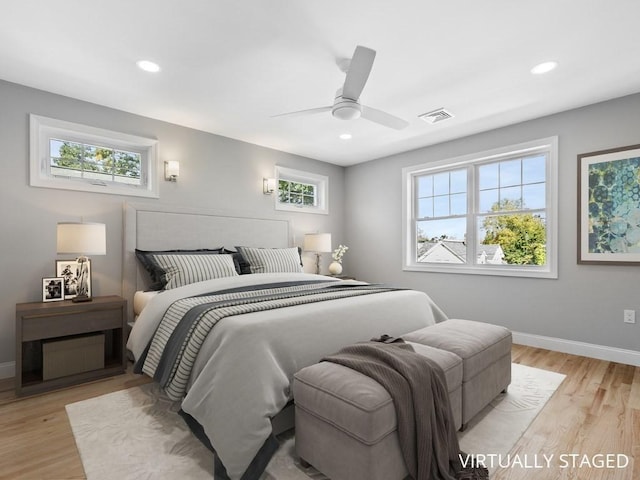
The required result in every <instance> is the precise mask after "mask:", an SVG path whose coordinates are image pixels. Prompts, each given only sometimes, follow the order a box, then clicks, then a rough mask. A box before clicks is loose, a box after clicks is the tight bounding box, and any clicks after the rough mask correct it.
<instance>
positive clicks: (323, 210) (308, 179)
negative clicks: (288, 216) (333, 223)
mask: <svg viewBox="0 0 640 480" xmlns="http://www.w3.org/2000/svg"><path fill="white" fill-rule="evenodd" d="M275 176H276V191H275V192H274V201H275V208H276V210H283V211H288V212H304V213H317V214H321V215H328V214H329V177H327V176H326V175H320V174H317V173H310V172H303V171H302V170H295V169H293V168H287V167H281V166H279V165H276V168H275ZM281 179H282V180H286V181H289V182H299V183H307V184H312V185H315V186H316V195H317V205H314V206H311V205H291V204H289V203H281V202H280V201H279V195H278V185H279V182H280V180H281Z"/></svg>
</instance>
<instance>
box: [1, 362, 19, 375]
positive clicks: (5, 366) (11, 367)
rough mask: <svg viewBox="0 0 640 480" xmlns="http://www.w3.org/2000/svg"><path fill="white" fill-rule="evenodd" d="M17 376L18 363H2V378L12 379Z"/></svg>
mask: <svg viewBox="0 0 640 480" xmlns="http://www.w3.org/2000/svg"><path fill="white" fill-rule="evenodd" d="M15 374H16V362H5V363H0V378H11V377H13V376H15Z"/></svg>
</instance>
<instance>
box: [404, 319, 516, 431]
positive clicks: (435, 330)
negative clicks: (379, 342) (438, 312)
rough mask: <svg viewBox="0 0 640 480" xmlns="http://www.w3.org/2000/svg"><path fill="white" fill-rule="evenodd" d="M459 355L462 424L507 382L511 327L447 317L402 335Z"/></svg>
mask: <svg viewBox="0 0 640 480" xmlns="http://www.w3.org/2000/svg"><path fill="white" fill-rule="evenodd" d="M402 338H403V339H405V340H406V341H410V342H416V343H420V344H422V345H429V346H431V347H435V348H439V349H442V350H447V351H449V352H452V353H455V354H456V355H457V356H459V357H460V358H461V359H462V427H463V429H464V428H465V426H466V424H467V423H468V422H469V420H471V419H472V418H473V417H474V416H475V415H476V414H477V413H478V412H479V411H480V410H482V409H483V408H484V407H485V406H487V405H488V404H489V402H491V401H492V400H493V399H494V398H495V397H496V396H497V395H498V394H499V393H500V392H502V391H504V390H506V388H507V387H508V386H509V384H510V383H511V331H509V330H508V329H506V328H504V327H501V326H498V325H491V324H488V323H483V322H475V321H471V320H457V319H450V320H446V321H444V322H440V323H436V324H435V325H432V326H429V327H425V328H421V329H420V330H416V331H414V332H411V333H408V334H406V335H403V336H402Z"/></svg>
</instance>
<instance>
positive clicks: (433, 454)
mask: <svg viewBox="0 0 640 480" xmlns="http://www.w3.org/2000/svg"><path fill="white" fill-rule="evenodd" d="M323 361H328V362H333V363H337V364H340V365H343V366H345V367H348V368H351V369H352V370H355V371H357V372H360V373H362V374H364V375H367V376H368V377H371V378H372V379H374V380H375V381H377V382H378V383H379V384H380V385H382V386H383V387H384V388H385V389H386V390H387V391H388V392H389V395H391V398H392V399H393V402H394V406H395V410H396V416H397V432H398V439H399V442H400V449H401V450H402V455H403V457H404V460H405V464H406V467H407V470H408V472H409V474H410V476H411V478H413V479H415V480H455V479H456V478H469V479H472V478H479V479H480V478H488V473H487V471H486V469H473V470H472V471H465V472H463V471H462V469H461V462H460V456H459V454H460V447H459V445H458V437H457V434H456V429H455V426H454V421H453V415H452V413H451V405H450V403H449V396H448V393H447V386H446V381H445V376H444V372H443V371H442V369H441V368H440V366H439V365H437V364H436V363H435V362H433V361H432V360H430V359H429V358H427V357H425V356H423V355H419V354H416V353H415V351H414V350H413V348H412V347H411V345H408V344H406V343H404V341H402V340H401V339H392V338H391V339H390V338H388V337H386V336H383V337H382V338H381V339H380V340H379V341H371V342H364V343H358V344H355V345H351V346H348V347H345V348H343V349H341V350H340V351H339V352H338V353H336V354H334V355H330V356H328V357H325V358H324V359H323ZM476 470H477V471H476ZM462 475H464V476H462ZM469 475H471V476H469Z"/></svg>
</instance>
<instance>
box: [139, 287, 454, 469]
mask: <svg viewBox="0 0 640 480" xmlns="http://www.w3.org/2000/svg"><path fill="white" fill-rule="evenodd" d="M318 280H330V281H331V282H334V283H336V284H337V283H348V282H341V281H340V280H336V279H332V278H330V277H323V276H317V275H313V274H252V275H242V276H239V277H233V278H228V279H217V280H211V281H207V282H200V283H197V284H192V285H188V286H185V287H180V288H177V289H175V290H169V291H166V292H163V293H161V294H159V295H157V296H156V297H154V298H153V300H151V302H150V303H149V304H148V305H147V307H146V308H145V309H144V310H143V311H142V313H141V314H140V316H139V317H138V319H137V321H136V323H135V325H134V326H133V329H132V332H131V335H130V337H129V341H128V344H127V345H128V348H129V349H130V350H131V352H132V353H133V355H134V357H135V359H136V360H137V359H140V358H141V357H142V356H143V354H144V351H145V349H146V348H147V346H148V345H149V344H150V343H151V342H152V339H153V337H154V333H155V332H156V330H157V329H158V325H159V324H160V323H161V318H162V317H163V315H164V313H165V312H166V311H167V310H168V309H169V308H170V307H171V305H172V304H174V302H176V301H177V300H180V299H181V298H186V297H193V296H196V295H203V294H207V293H209V292H211V291H214V290H225V289H233V288H243V287H247V286H251V285H260V284H265V283H268V282H285V281H303V282H304V281H306V282H315V281H318ZM351 283H354V282H351ZM355 283H358V282H355ZM445 319H446V317H445V315H444V314H443V313H442V311H441V310H440V309H439V308H438V307H437V306H436V305H435V304H434V303H433V302H432V301H431V299H430V298H429V297H428V296H427V295H426V294H425V293H423V292H417V291H411V290H399V291H386V292H382V293H376V294H371V295H357V296H350V297H349V298H338V299H334V300H330V301H321V302H312V303H304V304H300V305H296V306H288V307H285V308H278V309H267V310H263V311H254V312H251V313H240V314H237V315H233V316H227V317H225V318H224V319H223V320H221V321H218V322H217V323H216V324H215V328H212V329H211V330H210V332H209V334H208V335H207V336H206V338H204V339H203V341H202V344H201V348H200V350H199V351H198V352H197V353H196V355H195V357H194V359H193V364H192V366H191V368H190V373H189V375H188V379H187V381H186V387H185V394H184V397H183V399H182V409H183V410H184V412H186V413H187V414H189V415H190V416H191V417H193V418H194V419H195V420H196V421H197V422H198V423H199V424H200V425H201V426H202V428H203V430H204V433H205V434H206V436H207V438H208V439H209V440H210V442H211V444H212V445H213V446H214V448H215V450H216V453H217V455H218V457H219V459H220V460H221V461H222V463H223V464H224V466H225V467H226V471H227V473H228V476H229V478H231V479H232V480H237V479H240V478H242V476H243V473H244V472H245V471H246V470H247V468H248V467H249V465H250V464H251V461H252V460H253V459H254V458H255V457H256V454H257V453H258V451H259V450H260V449H261V448H262V447H263V445H265V443H266V442H267V440H268V439H269V438H270V437H271V418H273V417H274V416H275V415H276V414H277V413H278V412H280V410H282V409H283V408H284V407H285V405H286V404H287V403H288V402H289V401H290V400H291V399H292V398H291V390H290V387H291V383H292V380H293V374H294V373H295V372H297V371H298V370H300V369H301V368H303V367H306V366H308V365H312V364H314V363H317V362H318V361H320V359H321V358H322V357H324V356H326V355H328V354H331V353H334V352H336V351H338V350H339V349H340V348H342V347H344V346H346V345H349V344H352V343H355V342H361V341H366V340H368V339H370V338H372V337H375V336H379V335H381V334H383V333H386V334H389V335H392V336H401V335H402V334H404V333H407V332H410V331H413V330H417V329H419V328H423V327H425V326H428V325H432V324H433V323H435V322H437V321H442V320H445Z"/></svg>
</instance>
